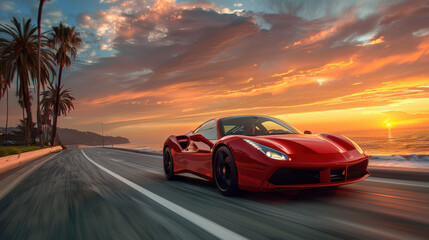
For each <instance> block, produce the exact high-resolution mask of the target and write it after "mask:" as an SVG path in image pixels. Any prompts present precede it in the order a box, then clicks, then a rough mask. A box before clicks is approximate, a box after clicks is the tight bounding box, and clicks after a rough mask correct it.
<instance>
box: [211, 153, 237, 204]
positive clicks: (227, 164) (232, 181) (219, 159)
mask: <svg viewBox="0 0 429 240" xmlns="http://www.w3.org/2000/svg"><path fill="white" fill-rule="evenodd" d="M213 176H214V179H215V182H216V185H217V187H218V189H219V190H220V192H221V193H222V194H224V195H226V196H233V195H237V194H238V193H239V188H238V174H237V166H236V165H235V160H234V157H233V156H232V153H231V151H230V150H229V149H228V148H227V147H225V146H222V147H220V148H219V149H218V150H217V151H216V153H215V157H214V163H213Z"/></svg>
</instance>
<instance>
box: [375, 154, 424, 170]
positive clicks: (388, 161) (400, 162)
mask: <svg viewBox="0 0 429 240" xmlns="http://www.w3.org/2000/svg"><path fill="white" fill-rule="evenodd" d="M369 165H370V166H388V167H415V168H429V155H420V154H410V155H372V156H370V160H369Z"/></svg>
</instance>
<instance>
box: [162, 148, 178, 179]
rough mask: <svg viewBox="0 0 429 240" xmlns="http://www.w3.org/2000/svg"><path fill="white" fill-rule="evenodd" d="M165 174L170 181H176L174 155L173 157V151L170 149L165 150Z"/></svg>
mask: <svg viewBox="0 0 429 240" xmlns="http://www.w3.org/2000/svg"><path fill="white" fill-rule="evenodd" d="M164 174H165V177H166V178H167V179H168V180H174V179H175V178H176V175H174V162H173V155H171V149H170V148H169V147H166V148H165V149H164Z"/></svg>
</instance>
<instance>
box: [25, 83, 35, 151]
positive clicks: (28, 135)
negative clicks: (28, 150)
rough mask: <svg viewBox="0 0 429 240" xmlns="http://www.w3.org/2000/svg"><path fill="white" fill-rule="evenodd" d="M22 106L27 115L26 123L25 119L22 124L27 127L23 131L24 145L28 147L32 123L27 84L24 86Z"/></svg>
mask: <svg viewBox="0 0 429 240" xmlns="http://www.w3.org/2000/svg"><path fill="white" fill-rule="evenodd" d="M23 87H24V103H25V104H24V105H25V111H26V113H27V121H26V122H25V119H24V122H25V125H27V126H26V129H25V143H26V144H27V145H30V144H31V143H32V139H31V138H32V134H31V132H32V127H33V126H32V125H33V124H32V123H33V115H32V113H31V101H30V92H29V89H28V85H27V84H25V85H24V86H23Z"/></svg>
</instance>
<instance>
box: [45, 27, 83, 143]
mask: <svg viewBox="0 0 429 240" xmlns="http://www.w3.org/2000/svg"><path fill="white" fill-rule="evenodd" d="M52 30H53V32H51V33H50V38H49V44H50V46H51V48H53V49H55V50H56V54H55V61H56V63H57V65H59V66H60V71H59V73H58V83H57V96H56V103H55V105H54V122H53V129H52V138H51V145H52V146H53V145H55V136H56V134H57V119H58V111H59V104H60V102H59V99H60V90H61V87H59V86H61V75H62V72H63V68H64V66H65V67H69V66H70V65H71V59H70V57H69V55H70V56H71V57H72V58H73V59H75V58H76V53H77V49H76V48H77V47H79V46H80V44H81V43H82V39H80V37H79V35H80V34H79V33H78V32H76V31H75V28H74V27H69V26H64V24H63V23H60V25H58V26H54V27H52Z"/></svg>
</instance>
